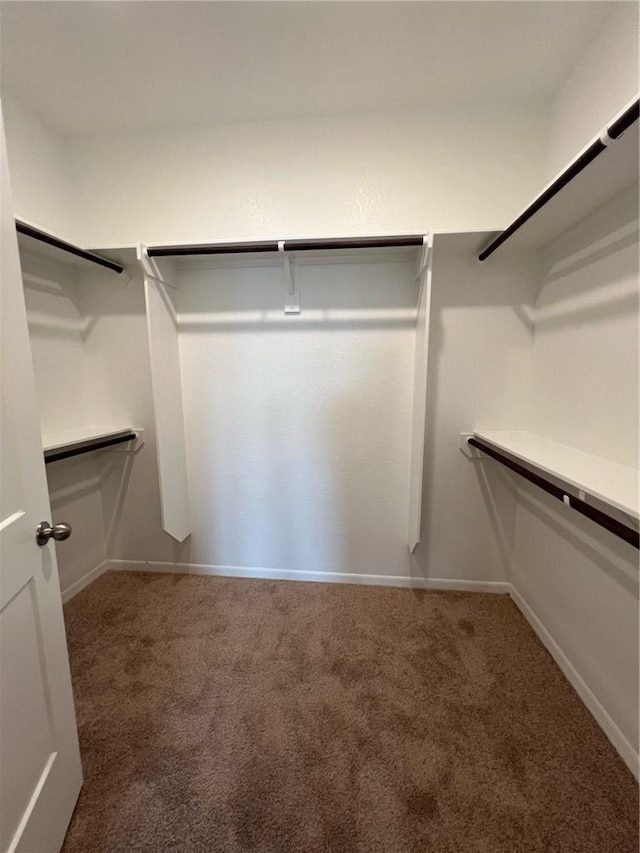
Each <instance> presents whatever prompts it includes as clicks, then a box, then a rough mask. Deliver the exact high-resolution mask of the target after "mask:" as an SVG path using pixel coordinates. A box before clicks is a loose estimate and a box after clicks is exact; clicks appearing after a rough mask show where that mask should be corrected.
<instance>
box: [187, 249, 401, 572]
mask: <svg viewBox="0 0 640 853" xmlns="http://www.w3.org/2000/svg"><path fill="white" fill-rule="evenodd" d="M414 255H415V253H414V252H411V253H410V256H409V258H408V259H407V260H405V261H393V262H392V261H390V260H388V261H387V260H383V259H380V260H378V261H377V262H373V260H372V258H371V257H370V256H369V261H370V262H369V263H367V262H366V261H365V262H364V263H358V264H356V263H342V264H341V263H339V262H334V263H333V264H327V263H322V262H321V261H319V262H318V265H306V264H305V265H296V273H295V275H296V278H297V280H298V282H299V287H300V292H301V305H302V311H301V314H300V315H297V316H285V315H284V313H283V305H284V286H283V273H282V267H281V265H280V264H278V266H274V267H258V268H246V267H245V268H227V269H218V270H203V271H193V272H188V273H182V274H181V275H180V287H179V290H178V314H179V324H180V355H181V365H182V376H183V387H184V403H185V425H186V435H187V454H188V460H189V482H190V491H191V508H192V519H193V527H194V532H193V535H192V538H191V546H190V559H191V562H193V563H198V564H213V565H218V566H242V567H254V568H260V567H263V568H265V567H266V568H273V569H278V570H284V571H291V572H298V573H300V574H299V576H300V577H304V574H305V573H306V572H328V573H338V574H342V573H346V574H359V575H385V576H391V577H396V578H397V577H405V578H406V577H407V575H408V552H407V542H406V536H407V515H408V494H409V438H410V429H411V402H412V388H413V353H414V340H415V314H416V302H417V287H416V283H415V273H416V258H415V257H414ZM223 365H224V368H223V369H221V368H222V366H223Z"/></svg>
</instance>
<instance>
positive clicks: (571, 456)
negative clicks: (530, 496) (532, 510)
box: [474, 430, 640, 519]
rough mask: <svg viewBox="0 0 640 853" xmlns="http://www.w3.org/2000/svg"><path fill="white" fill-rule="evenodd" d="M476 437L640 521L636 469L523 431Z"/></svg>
mask: <svg viewBox="0 0 640 853" xmlns="http://www.w3.org/2000/svg"><path fill="white" fill-rule="evenodd" d="M474 435H475V437H476V438H477V439H479V440H480V441H484V442H485V443H486V444H488V445H491V446H492V447H495V448H496V450H500V451H503V452H504V453H507V454H509V456H512V457H514V458H515V459H517V460H519V461H521V462H524V463H525V464H527V465H529V466H532V467H534V468H536V469H538V470H539V471H543V472H545V473H546V474H549V475H551V476H552V477H555V478H557V479H558V480H561V481H562V482H564V483H566V484H567V485H570V486H573V487H574V488H576V489H578V490H581V491H583V492H585V494H586V495H590V496H591V497H593V498H596V499H597V500H599V501H602V502H604V503H606V504H608V505H609V506H611V507H614V508H615V509H617V510H620V511H621V512H624V513H625V514H627V515H629V516H631V517H632V518H636V519H637V518H640V506H639V499H638V486H639V483H640V472H639V471H636V470H635V469H634V468H628V467H627V466H625V465H619V464H618V463H617V462H610V461H609V460H608V459H603V458H602V457H600V456H594V455H592V454H591V453H584V452H583V451H582V450H576V449H575V448H573V447H569V446H568V445H566V444H559V443H558V442H556V441H549V439H547V438H541V437H540V436H538V435H533V434H532V433H530V432H524V431H522V430H516V431H488V432H486V431H483V430H476V431H474Z"/></svg>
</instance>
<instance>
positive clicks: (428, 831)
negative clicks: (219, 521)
mask: <svg viewBox="0 0 640 853" xmlns="http://www.w3.org/2000/svg"><path fill="white" fill-rule="evenodd" d="M65 614H66V623H67V632H68V639H69V650H70V655H71V666H72V672H73V683H74V690H75V697H76V707H77V712H78V722H79V729H80V741H81V748H82V756H83V764H84V773H85V785H84V788H83V790H82V793H81V796H80V800H79V802H78V806H77V808H76V811H75V814H74V816H73V819H72V822H71V826H70V829H69V832H68V835H67V839H66V842H65V845H64V853H100V852H101V851H108V853H136V851H145V853H204V852H205V851H206V853H214V851H221V853H239V851H260V853H276V851H277V853H297V851H300V853H320V851H331V853H333V851H336V853H337V852H338V851H344V853H346V852H347V851H358V853H405V852H406V853H409V851H437V853H471V851H473V853H503V851H504V853H518V851H526V853H534V851H535V853H538V851H540V853H543V851H544V853H555V852H556V851H557V853H581V852H582V851H589V853H606V852H607V851H612V853H613V852H614V851H615V853H636V851H637V849H638V834H637V833H638V822H637V818H638V792H637V786H636V783H635V781H634V779H633V777H632V775H631V774H630V773H629V772H628V770H627V769H626V768H625V766H624V764H623V763H622V761H621V760H620V759H619V758H618V757H617V755H616V753H615V752H614V750H613V748H612V747H611V746H610V744H609V742H608V741H607V739H606V737H605V736H604V734H603V733H602V732H601V731H600V729H599V728H598V726H597V724H596V723H595V721H594V720H593V718H592V717H591V715H590V714H589V712H588V711H587V710H586V709H585V708H584V706H583V705H582V703H581V702H580V700H579V699H578V697H577V695H576V694H575V693H574V691H573V689H572V688H571V687H570V686H569V684H568V683H567V681H566V680H565V679H564V677H563V675H562V674H561V672H560V670H559V669H558V668H557V667H556V665H555V663H554V662H553V660H552V659H551V657H550V656H549V655H548V653H547V652H546V650H545V649H544V648H543V646H542V645H541V644H540V643H539V641H538V640H537V638H536V637H535V635H534V634H533V632H532V631H531V629H530V627H529V626H528V624H527V623H526V622H525V620H524V619H523V617H522V616H521V614H520V613H519V612H518V610H517V609H516V607H515V605H514V604H513V603H512V602H511V600H510V599H509V598H508V597H505V596H493V595H481V594H470V593H440V592H416V591H412V590H406V589H390V588H382V587H357V586H341V585H331V584H311V583H292V582H282V581H255V580H232V579H222V578H208V577H187V576H181V575H158V574H156V575H154V574H117V573H112V574H107V575H104V576H103V577H101V578H100V579H98V580H97V581H96V582H95V583H93V584H92V585H91V586H90V587H88V588H87V589H86V590H84V591H83V592H81V593H80V594H79V595H78V596H76V598H74V599H73V600H72V601H71V602H69V604H67V605H66V607H65Z"/></svg>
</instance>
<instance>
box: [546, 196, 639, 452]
mask: <svg viewBox="0 0 640 853" xmlns="http://www.w3.org/2000/svg"><path fill="white" fill-rule="evenodd" d="M541 284H542V289H541V291H540V296H539V298H538V301H537V304H536V324H535V346H534V371H533V400H534V401H535V405H534V406H533V407H532V420H531V431H532V432H536V433H538V434H539V435H542V436H545V437H546V438H550V439H552V440H553V441H559V442H561V443H563V444H569V445H571V446H572V447H576V448H578V449H579V450H584V451H586V452H587V453H593V454H595V455H597V456H603V457H605V458H607V459H611V460H612V461H614V462H619V463H620V464H622V465H628V466H630V467H633V468H637V467H638V423H639V421H638V352H639V346H638V345H639V339H638V297H639V294H638V189H637V187H632V188H631V189H630V190H629V191H627V192H626V193H624V194H623V195H621V196H618V197H617V198H615V199H613V200H612V201H611V202H610V203H608V204H606V205H605V206H603V207H602V208H600V210H598V211H597V212H596V213H595V214H594V215H592V216H591V217H589V219H588V220H585V221H583V222H582V223H580V224H579V225H578V226H577V227H575V228H573V229H572V230H571V231H570V232H568V233H566V234H565V235H564V236H563V237H562V238H560V239H558V240H557V241H556V242H555V243H554V244H553V245H552V246H550V247H549V249H548V250H547V251H546V252H545V256H544V273H543V279H542V282H541Z"/></svg>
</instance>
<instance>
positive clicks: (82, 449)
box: [44, 432, 136, 465]
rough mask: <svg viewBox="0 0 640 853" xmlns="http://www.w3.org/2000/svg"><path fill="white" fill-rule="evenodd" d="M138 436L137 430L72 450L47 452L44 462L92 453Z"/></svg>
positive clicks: (46, 463)
mask: <svg viewBox="0 0 640 853" xmlns="http://www.w3.org/2000/svg"><path fill="white" fill-rule="evenodd" d="M135 437H136V434H135V432H130V433H127V435H119V436H117V437H116V438H107V439H104V440H103V441H94V442H93V443H92V444H85V445H83V446H82V447H73V448H71V449H70V450H60V451H59V452H58V453H51V454H49V455H47V453H45V457H44V464H45V465H48V464H49V463H50V462H59V461H60V459H69V457H70V456H80V455H81V454H82V453H91V452H92V451H93V450H103V449H104V448H105V447H111V446H112V445H113V444H123V442H125V441H133V440H134V439H135Z"/></svg>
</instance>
